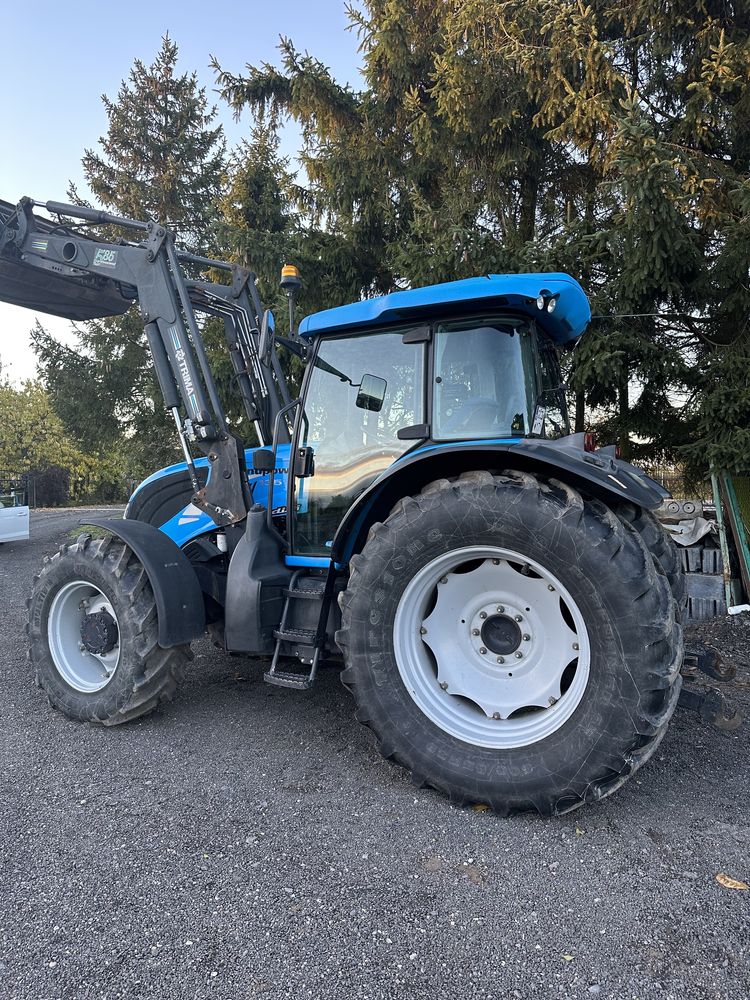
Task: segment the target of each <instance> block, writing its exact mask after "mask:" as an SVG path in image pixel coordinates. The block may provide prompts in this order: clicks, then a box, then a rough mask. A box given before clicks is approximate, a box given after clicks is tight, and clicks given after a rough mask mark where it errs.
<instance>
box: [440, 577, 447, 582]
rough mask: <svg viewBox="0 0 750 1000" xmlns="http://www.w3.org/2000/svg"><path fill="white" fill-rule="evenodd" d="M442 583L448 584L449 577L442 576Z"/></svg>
mask: <svg viewBox="0 0 750 1000" xmlns="http://www.w3.org/2000/svg"><path fill="white" fill-rule="evenodd" d="M440 582H441V583H447V582H448V577H447V576H442V577H441V578H440Z"/></svg>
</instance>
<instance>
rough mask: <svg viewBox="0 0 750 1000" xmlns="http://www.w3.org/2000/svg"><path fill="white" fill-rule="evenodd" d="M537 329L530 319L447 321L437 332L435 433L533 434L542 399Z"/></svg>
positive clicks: (441, 436)
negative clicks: (535, 410)
mask: <svg viewBox="0 0 750 1000" xmlns="http://www.w3.org/2000/svg"><path fill="white" fill-rule="evenodd" d="M534 354H535V352H534V346H533V333H532V330H531V328H530V327H529V325H528V324H527V323H525V322H518V321H515V320H513V319H508V318H504V319H480V320H469V321H464V322H461V323H444V324H440V325H439V326H438V327H437V330H436V333H435V373H434V383H435V384H434V415H433V436H434V437H435V439H436V440H438V441H457V440H466V439H470V438H495V437H503V436H508V435H521V434H529V433H530V432H531V426H532V421H533V408H534V403H535V402H536V395H537V392H536V365H535V357H534Z"/></svg>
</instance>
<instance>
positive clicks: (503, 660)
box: [497, 656, 505, 663]
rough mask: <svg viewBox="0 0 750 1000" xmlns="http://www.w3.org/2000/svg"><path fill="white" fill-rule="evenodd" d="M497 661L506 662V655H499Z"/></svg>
mask: <svg viewBox="0 0 750 1000" xmlns="http://www.w3.org/2000/svg"><path fill="white" fill-rule="evenodd" d="M497 662H498V663H505V657H504V656H498V658H497Z"/></svg>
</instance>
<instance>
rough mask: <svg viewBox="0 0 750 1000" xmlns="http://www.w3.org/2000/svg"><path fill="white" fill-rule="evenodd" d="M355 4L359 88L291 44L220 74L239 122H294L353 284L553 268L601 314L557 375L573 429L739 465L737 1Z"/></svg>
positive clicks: (376, 288) (385, 286)
mask: <svg viewBox="0 0 750 1000" xmlns="http://www.w3.org/2000/svg"><path fill="white" fill-rule="evenodd" d="M350 16H351V19H352V22H353V26H354V28H355V29H356V30H358V31H359V33H360V41H361V51H362V59H363V74H364V86H363V88H362V90H361V91H358V92H355V91H353V90H352V89H351V88H349V87H345V86H341V85H339V84H338V83H337V82H336V81H335V80H334V79H333V77H332V75H331V74H330V72H329V71H328V70H327V69H326V67H324V66H323V65H322V64H321V63H320V62H318V61H317V60H316V59H315V58H314V57H313V56H310V55H307V54H301V53H299V52H298V51H297V50H296V49H295V47H294V45H293V43H292V42H291V41H289V40H284V41H283V42H282V45H281V65H280V67H279V68H274V67H272V66H268V65H262V66H255V67H254V66H250V67H248V70H247V72H246V73H245V74H244V75H236V74H233V73H230V72H227V71H224V70H221V69H219V84H220V87H221V88H222V93H223V95H224V97H225V98H226V99H227V100H228V101H229V102H230V104H231V105H232V106H233V107H234V108H235V110H237V111H239V110H240V109H242V108H246V107H249V108H250V109H251V110H252V111H253V112H254V114H255V115H256V116H257V118H258V119H261V120H268V121H269V122H270V123H272V124H273V123H275V122H278V121H281V120H283V118H284V116H286V115H291V116H292V117H293V118H294V119H295V120H296V121H297V122H298V123H299V124H300V126H301V129H302V135H303V149H302V162H303V164H304V166H305V172H306V176H307V180H308V182H307V184H306V185H305V187H304V190H302V191H301V192H300V195H299V197H298V207H299V209H300V212H301V213H302V217H303V219H304V220H306V221H307V223H308V224H309V226H310V227H311V228H313V229H314V228H315V226H316V225H318V224H320V223H322V225H323V228H324V229H325V232H326V233H327V234H329V235H330V236H333V237H335V238H337V239H339V240H341V241H342V245H344V246H347V247H348V248H349V258H348V260H349V270H350V273H351V274H352V275H353V277H354V279H355V281H356V284H357V285H358V286H359V291H360V294H364V295H369V294H374V293H377V292H382V291H387V290H389V289H391V288H397V287H403V286H404V285H408V284H425V283H429V282H434V281H438V280H446V279H450V278H458V277H463V276H466V275H469V274H478V273H482V272H486V271H506V270H536V269H561V270H567V271H568V272H570V273H571V274H573V275H574V276H576V277H578V278H579V280H581V281H582V283H583V284H584V286H585V288H586V290H587V292H588V293H589V295H590V297H591V299H592V305H593V311H594V313H595V314H597V315H598V316H600V317H602V318H601V319H597V320H596V321H595V322H594V323H593V324H592V327H591V329H590V331H589V332H588V333H587V334H586V336H585V337H584V339H583V341H582V342H581V344H580V347H579V348H578V349H577V351H576V352H575V355H574V357H573V360H572V367H571V369H570V376H571V381H572V385H573V386H574V388H575V390H576V404H577V405H576V417H577V424H578V427H579V429H582V427H583V426H584V421H588V422H591V421H592V420H596V421H598V422H600V423H601V424H602V426H603V429H604V431H605V432H606V433H607V435H611V436H615V437H617V438H618V439H619V440H620V442H621V444H622V445H623V446H624V447H625V450H626V452H629V453H630V454H631V455H634V456H635V457H653V458H655V457H659V456H665V455H666V456H672V457H674V456H677V457H683V458H684V457H686V456H687V457H690V456H693V458H695V459H696V460H697V461H699V462H703V463H704V464H705V459H706V455H707V454H709V452H710V448H709V447H708V446H709V445H710V443H711V441H712V438H713V437H714V436H715V435H716V434H717V433H718V434H719V436H720V437H721V439H722V441H723V445H722V447H723V449H724V451H723V456H724V457H723V458H722V461H724V462H728V461H729V460H730V458H731V457H732V456H734V458H735V459H736V460H737V461H740V460H744V461H745V462H747V458H746V457H744V458H743V456H744V448H743V447H742V444H743V439H742V436H741V435H738V433H737V431H736V426H737V425H736V423H733V424H732V423H729V421H730V414H734V415H735V416H734V417H731V419H732V420H735V421H736V420H737V419H738V418H737V414H742V415H744V413H746V412H750V392H748V391H746V390H745V389H744V388H743V385H742V384H741V380H737V379H733V380H729V381H727V379H726V378H724V377H723V370H724V367H725V366H726V365H728V364H729V365H730V367H731V361H729V360H728V358H730V354H728V353H727V352H728V351H733V352H734V355H735V356H736V357H737V358H738V359H739V358H741V357H744V355H745V354H746V353H747V350H748V348H747V344H746V343H745V342H744V340H743V336H744V335H743V331H744V330H745V326H746V319H747V316H748V314H749V313H750V290H749V289H750V282H748V280H747V279H748V267H747V260H748V249H750V247H749V246H748V242H749V240H750V228H749V227H748V200H749V198H750V196H749V195H748V171H749V164H748V159H749V156H750V140H748V136H750V128H749V127H748V126H749V125H750V121H749V118H750V44H749V43H748V38H749V37H750V12H749V11H748V8H747V5H741V4H731V3H729V4H728V3H723V2H718V0H705V2H702V3H700V4H696V3H695V2H694V0H677V2H675V3H672V4H668V5H665V4H657V3H653V0H634V2H632V3H629V4H626V5H623V4H622V3H615V2H614V0H596V2H594V3H590V4H581V3H579V2H578V0H462V2H461V3H457V4H434V3H432V2H430V0H416V2H415V0H366V2H365V3H363V4H361V5H360V6H359V7H358V8H357V9H351V10H350ZM334 263H335V265H336V266H339V265H340V263H341V261H340V259H338V260H335V262H334ZM727 345H733V346H731V347H727ZM719 389H721V392H720V393H719V395H715V394H716V393H717V392H719ZM730 390H731V392H732V394H733V395H732V399H733V400H734V404H733V405H732V406H725V405H723V402H722V401H723V400H724V395H725V394H726V393H727V392H728V391H730ZM712 394H713V402H712ZM584 404H586V405H587V411H586V410H585V409H584ZM717 421H718V426H717ZM722 421H724V423H723V425H722ZM696 434H697V435H699V444H698V447H695V436H696ZM733 442H734V443H733ZM735 448H736V450H735V451H733V449H735Z"/></svg>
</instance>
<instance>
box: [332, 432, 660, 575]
mask: <svg viewBox="0 0 750 1000" xmlns="http://www.w3.org/2000/svg"><path fill="white" fill-rule="evenodd" d="M493 468H494V469H503V468H512V469H518V470H521V471H528V472H535V471H536V472H540V473H542V474H544V475H547V476H553V477H555V478H557V479H561V480H563V481H565V482H569V483H570V484H571V485H572V486H578V487H579V488H581V487H582V488H584V489H586V491H587V492H589V493H590V494H592V495H593V496H599V497H601V498H602V499H603V500H604V501H605V502H607V501H609V502H610V503H611V502H612V501H613V500H614V501H616V502H619V503H622V502H623V501H629V502H630V503H633V504H636V505H637V506H639V507H645V508H646V509H647V510H653V509H655V508H656V507H658V506H659V505H660V504H661V502H662V500H663V498H664V490H662V489H661V487H659V486H658V484H657V483H655V482H654V481H653V480H652V479H650V478H649V477H648V476H647V475H646V474H645V473H643V472H641V470H640V469H637V468H636V467H635V466H632V465H629V464H628V463H627V462H621V461H619V460H617V459H615V458H614V457H612V456H611V455H610V454H609V453H608V452H607V451H606V450H605V449H602V450H601V451H594V452H587V451H585V450H584V449H583V435H582V434H571V435H570V436H569V437H564V438H559V439H558V440H555V441H550V440H547V439H545V438H507V439H504V440H497V441H487V440H478V441H461V442H458V441H457V442H455V443H453V442H452V443H446V444H442V443H427V444H425V445H423V446H422V447H420V448H417V449H416V450H415V451H411V452H408V453H407V454H406V455H404V457H403V458H401V459H399V460H398V461H396V462H394V463H393V465H391V466H390V467H389V468H388V469H387V470H386V471H385V472H384V473H383V474H382V475H381V476H380V477H379V478H378V479H376V480H375V482H374V483H372V485H371V486H369V487H368V488H367V489H366V490H365V491H364V492H363V493H362V494H361V495H360V496H359V497H358V498H357V500H356V501H355V502H354V503H353V504H352V506H351V507H350V508H349V510H348V511H347V512H346V514H345V515H344V518H343V519H342V521H341V523H340V524H339V527H338V530H337V531H336V536H335V538H334V540H333V547H332V550H331V556H332V558H333V559H334V561H335V562H336V563H337V564H339V565H342V564H345V563H346V562H347V561H348V559H349V557H350V556H351V555H352V553H353V552H354V551H356V548H357V543H358V541H359V540H361V537H362V536H363V534H364V533H366V531H367V529H368V527H369V525H370V523H371V522H372V521H373V520H377V519H379V518H380V517H381V515H382V513H383V511H385V513H386V516H387V512H388V511H389V510H390V509H391V507H392V506H393V505H394V504H395V503H396V502H397V501H398V500H400V499H401V497H404V496H409V495H411V494H413V493H414V492H417V491H418V490H420V489H421V488H422V487H423V486H425V485H426V484H427V483H429V482H431V481H432V480H433V479H440V478H442V477H443V476H446V475H456V474H458V473H460V472H464V471H469V470H471V469H493ZM376 511H377V513H375V512H376ZM373 515H374V516H373Z"/></svg>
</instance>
